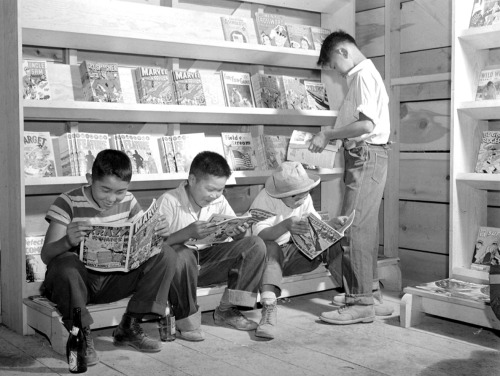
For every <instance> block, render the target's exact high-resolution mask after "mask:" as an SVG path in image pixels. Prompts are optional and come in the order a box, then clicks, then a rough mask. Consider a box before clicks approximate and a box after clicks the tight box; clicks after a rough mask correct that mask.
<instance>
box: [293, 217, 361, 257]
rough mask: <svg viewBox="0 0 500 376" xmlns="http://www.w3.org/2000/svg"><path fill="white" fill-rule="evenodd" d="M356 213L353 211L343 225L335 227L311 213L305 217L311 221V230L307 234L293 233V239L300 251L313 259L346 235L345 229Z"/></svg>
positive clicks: (350, 223) (349, 225)
mask: <svg viewBox="0 0 500 376" xmlns="http://www.w3.org/2000/svg"><path fill="white" fill-rule="evenodd" d="M354 215H355V212H354V211H353V212H352V213H351V214H350V215H349V216H348V217H347V221H346V222H345V223H344V224H343V225H342V227H340V228H338V229H334V228H333V227H331V226H330V225H329V224H328V223H326V222H323V221H322V220H321V219H319V218H318V217H316V216H315V215H313V214H309V215H308V216H307V217H305V218H304V219H305V220H307V222H308V223H309V232H308V233H306V234H294V233H292V234H291V238H292V241H293V243H294V244H295V245H296V246H297V248H298V249H299V251H300V252H302V253H303V254H304V255H305V256H306V257H307V258H309V259H310V260H312V259H314V258H315V257H317V256H318V255H319V254H321V253H322V252H323V251H325V250H327V249H328V248H329V247H331V246H332V245H333V244H335V243H336V242H338V241H339V240H340V239H342V238H343V237H344V234H345V231H346V230H347V229H348V228H349V227H351V225H352V223H353V222H354Z"/></svg>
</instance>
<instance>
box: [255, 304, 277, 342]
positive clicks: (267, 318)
mask: <svg viewBox="0 0 500 376" xmlns="http://www.w3.org/2000/svg"><path fill="white" fill-rule="evenodd" d="M277 324H278V305H277V301H276V299H274V300H273V302H272V303H269V304H266V303H263V304H262V318H261V319H260V323H259V326H258V327H257V330H256V331H255V335H256V336H257V337H261V338H267V339H274V336H275V332H276V326H277Z"/></svg>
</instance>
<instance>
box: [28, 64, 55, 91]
mask: <svg viewBox="0 0 500 376" xmlns="http://www.w3.org/2000/svg"><path fill="white" fill-rule="evenodd" d="M50 96H51V95H50V83H49V74H48V70H47V62H46V61H40V60H24V61H23V99H32V100H48V99H50Z"/></svg>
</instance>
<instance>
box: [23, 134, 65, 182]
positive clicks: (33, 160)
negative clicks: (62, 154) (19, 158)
mask: <svg viewBox="0 0 500 376" xmlns="http://www.w3.org/2000/svg"><path fill="white" fill-rule="evenodd" d="M23 140H24V177H25V178H44V177H52V176H57V172H56V158H55V155H54V145H53V144H52V138H51V137H50V132H43V131H42V132H30V131H24V135H23Z"/></svg>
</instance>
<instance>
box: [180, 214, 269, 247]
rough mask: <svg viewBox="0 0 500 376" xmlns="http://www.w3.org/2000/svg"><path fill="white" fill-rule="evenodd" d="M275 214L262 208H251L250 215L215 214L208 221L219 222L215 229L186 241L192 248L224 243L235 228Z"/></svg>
mask: <svg viewBox="0 0 500 376" xmlns="http://www.w3.org/2000/svg"><path fill="white" fill-rule="evenodd" d="M274 215H275V214H273V213H271V212H268V211H266V210H262V209H250V210H249V211H248V215H244V216H241V217H232V216H228V215H224V214H213V215H212V216H211V217H210V218H209V219H208V221H207V222H209V223H215V224H217V226H216V227H214V231H213V232H212V233H211V234H210V235H208V236H206V237H204V238H203V239H190V240H188V241H187V242H186V243H184V244H185V245H187V246H190V247H191V248H198V247H200V246H206V245H210V244H216V243H224V242H226V241H228V239H230V238H231V236H233V235H234V234H235V229H236V228H237V227H240V226H245V225H246V224H247V225H249V226H251V225H252V224H254V223H257V222H260V221H263V220H264V219H267V218H270V217H274Z"/></svg>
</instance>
